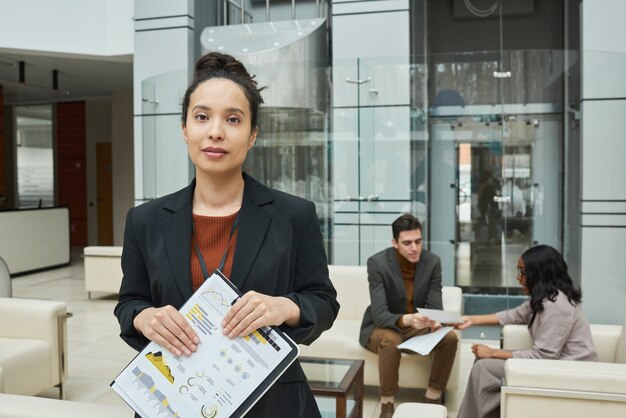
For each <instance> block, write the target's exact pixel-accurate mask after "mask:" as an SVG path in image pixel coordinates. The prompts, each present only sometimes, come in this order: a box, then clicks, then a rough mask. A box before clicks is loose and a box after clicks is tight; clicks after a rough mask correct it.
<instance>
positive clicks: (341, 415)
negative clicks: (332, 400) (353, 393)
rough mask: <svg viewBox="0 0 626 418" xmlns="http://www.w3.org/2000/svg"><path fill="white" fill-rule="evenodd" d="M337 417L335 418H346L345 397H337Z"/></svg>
mask: <svg viewBox="0 0 626 418" xmlns="http://www.w3.org/2000/svg"><path fill="white" fill-rule="evenodd" d="M336 402H337V408H336V411H337V417H336V418H346V404H347V400H346V395H345V394H344V395H339V396H337V401H336Z"/></svg>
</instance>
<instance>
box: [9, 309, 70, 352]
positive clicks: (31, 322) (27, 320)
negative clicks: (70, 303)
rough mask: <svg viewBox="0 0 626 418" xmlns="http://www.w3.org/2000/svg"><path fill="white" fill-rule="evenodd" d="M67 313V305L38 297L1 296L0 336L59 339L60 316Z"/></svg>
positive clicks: (49, 340) (50, 340)
mask: <svg viewBox="0 0 626 418" xmlns="http://www.w3.org/2000/svg"><path fill="white" fill-rule="evenodd" d="M66 314H67V305H66V304H65V303H64V302H56V301H49V300H38V299H18V298H0V318H2V321H0V336H2V337H6V338H28V339H37V340H45V341H48V342H50V343H52V342H54V341H56V340H57V336H58V328H59V318H63V317H65V316H66Z"/></svg>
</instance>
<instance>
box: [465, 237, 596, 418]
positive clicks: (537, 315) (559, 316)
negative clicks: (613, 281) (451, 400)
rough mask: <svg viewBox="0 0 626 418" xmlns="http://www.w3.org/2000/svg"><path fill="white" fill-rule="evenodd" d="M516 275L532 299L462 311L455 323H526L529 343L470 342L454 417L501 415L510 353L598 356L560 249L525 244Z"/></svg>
mask: <svg viewBox="0 0 626 418" xmlns="http://www.w3.org/2000/svg"><path fill="white" fill-rule="evenodd" d="M517 280H518V282H519V283H520V285H521V286H522V291H523V292H524V293H525V294H529V295H530V300H528V301H526V302H524V303H522V304H521V305H520V306H518V307H517V308H515V309H509V310H507V311H502V312H498V313H495V314H490V315H470V316H464V317H463V320H464V321H465V322H464V323H463V324H460V325H458V326H457V328H458V329H465V328H468V327H470V326H472V325H498V324H500V325H506V324H527V325H528V329H529V331H530V335H531V337H532V339H533V347H532V348H530V349H528V350H520V351H512V352H511V351H505V350H499V349H494V348H491V347H487V346H486V345H482V344H474V345H472V352H473V353H474V355H475V356H476V359H477V361H476V362H475V363H474V366H473V367H472V371H471V374H470V377H469V382H468V385H467V390H466V392H465V397H464V398H463V402H462V403H461V407H460V408H459V413H458V418H472V417H499V416H500V385H501V382H502V378H503V377H504V362H505V361H506V359H508V358H511V357H515V358H535V359H552V360H585V361H598V356H597V354H596V352H595V348H594V346H593V341H592V340H591V330H590V328H589V322H588V321H587V319H585V317H584V315H583V311H582V309H581V306H580V303H581V300H582V293H581V291H580V289H577V288H576V287H575V286H574V283H573V282H572V279H571V278H570V276H569V274H568V273H567V265H566V264H565V261H564V260H563V257H562V256H561V254H560V253H559V252H558V251H557V250H555V249H554V248H552V247H550V246H548V245H538V246H536V247H532V248H529V249H528V250H526V251H525V252H524V253H523V254H522V256H521V257H520V258H519V260H518V261H517Z"/></svg>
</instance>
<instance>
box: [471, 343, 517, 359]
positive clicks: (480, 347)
mask: <svg viewBox="0 0 626 418" xmlns="http://www.w3.org/2000/svg"><path fill="white" fill-rule="evenodd" d="M472 353H474V355H475V356H476V358H477V359H480V358H499V359H502V360H506V359H508V358H511V357H513V353H512V352H510V351H506V350H500V349H499V348H491V347H489V346H486V345H484V344H472Z"/></svg>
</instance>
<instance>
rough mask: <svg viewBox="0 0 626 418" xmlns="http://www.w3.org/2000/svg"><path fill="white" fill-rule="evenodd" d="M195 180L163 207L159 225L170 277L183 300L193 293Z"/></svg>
mask: <svg viewBox="0 0 626 418" xmlns="http://www.w3.org/2000/svg"><path fill="white" fill-rule="evenodd" d="M195 185H196V182H195V180H194V181H193V182H192V183H191V184H190V185H189V186H188V187H187V188H185V189H183V190H181V191H180V192H179V193H177V194H176V195H175V196H173V197H174V198H175V199H172V200H170V201H168V202H166V203H164V205H163V209H164V210H165V211H167V215H168V216H167V217H166V220H165V221H164V222H163V224H162V225H161V231H162V233H163V242H164V243H165V250H166V254H167V261H168V262H169V266H170V269H171V271H172V275H173V276H174V279H175V282H176V285H177V286H178V289H179V290H180V293H181V294H182V296H183V299H184V300H187V299H188V298H189V297H190V296H191V295H192V293H193V289H192V285H191V267H190V265H189V260H190V258H189V257H190V251H191V222H192V220H191V219H192V218H191V212H192V198H193V191H194V189H195Z"/></svg>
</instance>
